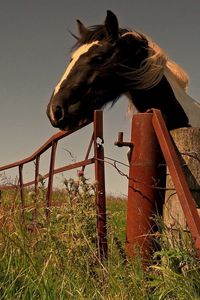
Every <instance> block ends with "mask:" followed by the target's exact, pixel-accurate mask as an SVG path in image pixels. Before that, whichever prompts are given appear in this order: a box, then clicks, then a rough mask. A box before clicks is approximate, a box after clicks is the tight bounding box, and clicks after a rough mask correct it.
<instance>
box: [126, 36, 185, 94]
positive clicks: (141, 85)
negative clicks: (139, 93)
mask: <svg viewBox="0 0 200 300" xmlns="http://www.w3.org/2000/svg"><path fill="white" fill-rule="evenodd" d="M126 35H133V36H135V37H137V38H138V37H140V38H141V36H140V34H139V33H137V32H134V31H133V32H127V33H125V34H123V36H126ZM143 36H144V37H145V38H146V39H147V41H148V45H149V47H148V53H149V55H148V58H147V59H145V60H144V61H143V62H142V64H141V67H140V68H139V69H127V74H126V75H127V76H128V77H129V78H131V77H132V78H134V82H133V87H134V88H135V89H150V88H152V87H154V86H156V85H157V84H158V83H159V82H160V80H161V79H162V77H163V75H164V72H165V69H166V68H167V69H169V70H170V71H171V73H172V74H173V75H174V78H175V79H176V81H177V83H178V84H179V85H180V86H181V87H182V88H183V89H185V90H186V88H187V86H188V81H189V80H188V79H189V78H188V75H187V74H186V72H185V71H184V70H183V69H182V68H181V67H180V66H179V65H178V64H176V63H175V62H174V61H172V60H170V59H169V57H168V55H167V54H166V53H165V51H164V50H163V49H161V48H160V47H159V46H158V45H157V44H156V43H155V42H153V41H152V40H151V39H150V38H148V37H147V36H145V35H143ZM126 75H125V76H126Z"/></svg>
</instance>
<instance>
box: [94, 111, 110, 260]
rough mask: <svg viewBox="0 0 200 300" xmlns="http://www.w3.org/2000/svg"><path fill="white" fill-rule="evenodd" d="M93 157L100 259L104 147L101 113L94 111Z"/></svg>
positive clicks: (102, 248)
mask: <svg viewBox="0 0 200 300" xmlns="http://www.w3.org/2000/svg"><path fill="white" fill-rule="evenodd" d="M94 157H95V178H96V182H97V188H96V207H97V208H96V209H97V234H98V249H99V256H100V260H101V261H102V260H103V259H106V258H107V252H108V246H107V227H106V196H105V175H104V148H103V113H102V111H98V110H97V111H95V112H94Z"/></svg>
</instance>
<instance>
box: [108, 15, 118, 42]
mask: <svg viewBox="0 0 200 300" xmlns="http://www.w3.org/2000/svg"><path fill="white" fill-rule="evenodd" d="M105 27H106V30H107V33H108V35H109V36H110V37H111V38H112V40H113V41H116V40H117V39H118V37H119V25H118V20H117V17H116V15H115V14H114V13H113V12H112V11H110V10H107V16H106V19H105Z"/></svg>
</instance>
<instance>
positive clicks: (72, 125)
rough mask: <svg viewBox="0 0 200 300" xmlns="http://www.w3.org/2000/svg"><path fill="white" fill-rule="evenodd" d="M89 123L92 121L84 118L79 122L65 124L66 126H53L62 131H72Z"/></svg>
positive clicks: (73, 121)
mask: <svg viewBox="0 0 200 300" xmlns="http://www.w3.org/2000/svg"><path fill="white" fill-rule="evenodd" d="M90 122H92V119H88V118H84V119H81V120H79V121H75V120H72V121H71V122H67V124H66V123H65V122H63V124H60V125H59V126H54V125H53V126H54V127H58V128H59V129H60V130H62V131H72V130H76V129H79V128H82V127H84V126H85V125H87V124H89V123H90Z"/></svg>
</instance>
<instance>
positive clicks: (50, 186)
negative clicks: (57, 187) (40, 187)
mask: <svg viewBox="0 0 200 300" xmlns="http://www.w3.org/2000/svg"><path fill="white" fill-rule="evenodd" d="M56 148H57V141H53V142H52V148H51V158H50V167H49V181H48V188H47V196H46V217H47V218H48V217H49V214H50V207H51V203H52V190H53V175H54V165H55V158H56Z"/></svg>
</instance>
